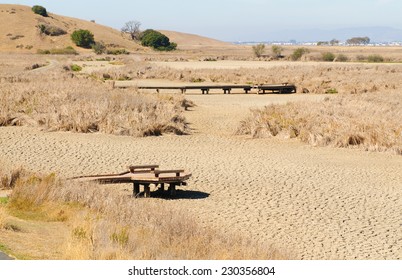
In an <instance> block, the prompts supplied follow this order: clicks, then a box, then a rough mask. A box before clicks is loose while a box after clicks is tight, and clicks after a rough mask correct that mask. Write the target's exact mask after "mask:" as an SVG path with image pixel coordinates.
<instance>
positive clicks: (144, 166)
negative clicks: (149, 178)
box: [128, 164, 159, 173]
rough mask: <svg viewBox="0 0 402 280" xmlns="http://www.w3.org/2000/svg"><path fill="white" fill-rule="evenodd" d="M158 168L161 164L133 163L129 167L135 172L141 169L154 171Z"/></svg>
mask: <svg viewBox="0 0 402 280" xmlns="http://www.w3.org/2000/svg"><path fill="white" fill-rule="evenodd" d="M156 168H159V165H156V164H154V165H131V166H129V167H128V169H129V170H130V172H132V173H134V172H135V171H139V169H140V170H142V169H144V170H143V171H148V172H150V171H154V170H155V169H156Z"/></svg>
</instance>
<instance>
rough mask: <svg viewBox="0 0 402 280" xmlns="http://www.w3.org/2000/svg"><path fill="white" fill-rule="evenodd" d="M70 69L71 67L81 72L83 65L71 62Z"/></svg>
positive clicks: (72, 69)
mask: <svg viewBox="0 0 402 280" xmlns="http://www.w3.org/2000/svg"><path fill="white" fill-rule="evenodd" d="M70 69H71V71H74V72H79V71H81V70H82V67H81V66H79V65H77V64H71V66H70Z"/></svg>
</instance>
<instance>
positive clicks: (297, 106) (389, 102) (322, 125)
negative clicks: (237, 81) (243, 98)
mask: <svg viewBox="0 0 402 280" xmlns="http://www.w3.org/2000/svg"><path fill="white" fill-rule="evenodd" d="M401 97H402V95H401V94H399V93H394V94H381V95H379V94H362V95H340V96H336V97H333V98H326V99H325V101H322V102H297V103H289V104H286V105H271V106H267V107H265V108H264V109H256V110H253V111H252V112H251V114H250V115H249V116H248V117H247V118H246V119H245V120H244V121H243V122H242V123H241V125H240V127H239V129H238V131H237V133H238V134H248V135H252V136H253V137H267V136H268V137H272V136H279V135H282V136H285V137H290V138H296V137H297V138H299V139H301V140H302V141H303V142H306V143H309V144H312V145H318V146H334V147H360V148H364V149H365V150H370V151H390V152H394V153H396V154H402V123H401V121H400V120H401V119H402V103H401V101H400V100H401Z"/></svg>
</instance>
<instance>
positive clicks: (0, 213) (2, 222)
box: [0, 204, 7, 230]
mask: <svg viewBox="0 0 402 280" xmlns="http://www.w3.org/2000/svg"><path fill="white" fill-rule="evenodd" d="M6 219H7V213H6V210H5V209H4V208H3V206H2V205H1V204H0V230H1V229H3V228H5V227H6V225H7V223H6Z"/></svg>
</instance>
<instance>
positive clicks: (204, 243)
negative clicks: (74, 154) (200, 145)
mask: <svg viewBox="0 0 402 280" xmlns="http://www.w3.org/2000/svg"><path fill="white" fill-rule="evenodd" d="M6 207H7V209H8V211H9V212H10V214H11V215H13V214H14V215H15V214H18V216H19V217H22V218H25V219H39V220H41V221H44V220H45V221H48V222H53V221H63V222H64V223H66V224H68V227H69V230H70V233H69V234H68V237H67V239H66V240H64V245H63V246H62V247H63V248H61V252H62V253H61V256H59V257H60V258H63V259H275V258H280V257H281V255H280V254H279V253H278V252H277V251H276V250H274V249H272V248H271V247H269V246H265V245H262V244H256V243H254V242H251V241H249V240H248V239H244V238H241V237H233V236H229V235H228V236H223V235H222V234H219V233H217V232H215V231H213V230H211V229H208V228H203V227H201V226H199V224H198V223H197V220H196V219H194V218H193V217H191V216H190V214H189V213H188V211H187V210H186V209H177V208H175V206H174V205H172V203H169V201H164V200H156V199H133V198H132V197H131V196H128V195H122V194H121V193H118V192H116V191H115V190H113V189H108V188H106V187H104V186H100V185H95V184H88V183H79V182H74V181H64V180H60V179H58V178H57V177H56V176H55V175H53V174H50V175H47V176H38V175H32V174H27V175H26V176H24V177H20V178H19V179H18V181H17V183H16V184H15V187H14V190H13V192H12V194H11V196H10V199H9V202H8V203H7V206H6ZM2 213H3V212H0V215H2ZM24 213H25V214H24ZM43 213H46V214H47V215H46V216H43ZM0 217H2V216H0ZM45 218H46V219H45Z"/></svg>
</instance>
